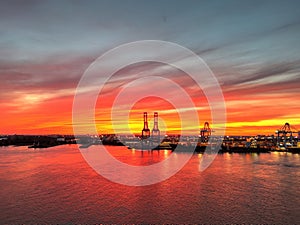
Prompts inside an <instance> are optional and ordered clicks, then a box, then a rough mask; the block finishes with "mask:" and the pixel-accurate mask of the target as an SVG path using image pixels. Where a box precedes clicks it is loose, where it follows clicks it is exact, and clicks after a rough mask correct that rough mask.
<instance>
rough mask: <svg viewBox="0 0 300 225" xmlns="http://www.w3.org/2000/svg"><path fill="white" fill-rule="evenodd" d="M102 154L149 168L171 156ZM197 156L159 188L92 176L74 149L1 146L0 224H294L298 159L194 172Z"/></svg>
mask: <svg viewBox="0 0 300 225" xmlns="http://www.w3.org/2000/svg"><path fill="white" fill-rule="evenodd" d="M109 152H110V153H111V154H112V155H113V156H114V157H115V158H117V159H118V160H120V161H122V162H124V163H128V164H131V165H149V164H152V163H156V162H159V161H161V160H164V159H165V158H166V157H168V155H169V154H171V153H170V152H169V151H162V152H157V151H156V152H152V153H151V152H141V151H137V150H135V151H134V150H127V149H125V148H123V147H109ZM177 154H183V153H177ZM201 157H202V155H194V156H193V157H192V158H191V160H190V161H189V162H188V163H187V165H186V166H185V167H184V168H183V169H182V170H181V171H179V172H178V173H177V174H176V175H175V176H173V177H171V178H169V179H168V180H166V181H164V182H161V183H158V184H155V185H150V186H144V187H128V186H124V185H120V184H115V183H112V182H110V181H108V180H106V179H105V178H103V177H101V176H99V175H98V174H97V173H96V172H95V171H93V169H92V168H90V167H89V166H88V165H87V163H86V162H85V161H84V159H83V157H82V156H81V154H80V152H79V151H78V149H77V148H76V146H75V145H70V146H67V145H65V146H57V147H53V148H48V149H41V150H34V149H28V148H27V147H1V148H0V168H1V170H0V182H1V189H0V192H1V194H0V210H1V212H0V221H1V223H4V224H6V223H9V224H11V223H13V224H20V223H26V224H32V223H52V224H53V223H54V224H56V223H59V224H62V223H63V224H66V223H82V224H86V223H88V224H94V223H285V224H296V223H300V217H299V216H298V214H299V210H300V200H299V196H300V178H299V175H300V160H299V159H300V158H299V155H298V154H290V153H271V154H227V153H226V154H220V155H218V156H217V157H216V159H215V160H214V162H213V163H212V164H211V166H210V167H209V168H208V169H206V170H205V171H204V172H199V162H200V160H201ZM112 172H113V171H112ZM140 176H143V174H140ZM137 179H138V178H137Z"/></svg>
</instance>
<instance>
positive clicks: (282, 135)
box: [275, 123, 300, 148]
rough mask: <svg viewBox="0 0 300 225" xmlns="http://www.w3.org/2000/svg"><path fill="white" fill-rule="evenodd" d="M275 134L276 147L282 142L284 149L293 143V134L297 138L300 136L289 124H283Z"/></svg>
mask: <svg viewBox="0 0 300 225" xmlns="http://www.w3.org/2000/svg"><path fill="white" fill-rule="evenodd" d="M275 133H276V134H277V146H280V143H281V141H282V142H283V145H284V147H285V148H286V147H287V144H291V142H293V134H295V133H296V134H298V136H299V135H300V131H297V129H296V128H295V127H293V126H291V125H290V124H289V123H285V124H284V125H283V126H282V127H281V128H280V129H278V130H276V131H275ZM298 139H299V137H298ZM298 141H299V140H298Z"/></svg>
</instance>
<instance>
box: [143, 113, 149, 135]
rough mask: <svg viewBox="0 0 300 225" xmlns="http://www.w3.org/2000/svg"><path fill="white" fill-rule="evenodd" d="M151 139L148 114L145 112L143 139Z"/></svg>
mask: <svg viewBox="0 0 300 225" xmlns="http://www.w3.org/2000/svg"><path fill="white" fill-rule="evenodd" d="M149 137H150V130H149V128H148V118H147V112H144V128H143V130H142V138H143V139H146V138H149Z"/></svg>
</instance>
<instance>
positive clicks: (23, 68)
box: [0, 0, 300, 135]
mask: <svg viewBox="0 0 300 225" xmlns="http://www.w3.org/2000/svg"><path fill="white" fill-rule="evenodd" d="M139 40H163V41H170V42H174V43H177V44H179V45H182V46H184V47H186V48H188V49H190V50H192V51H193V52H195V53H196V54H197V55H198V56H200V57H201V58H202V59H203V60H204V61H205V62H206V64H207V65H208V66H209V68H210V69H211V70H212V72H213V73H214V75H215V76H216V78H217V79H218V81H219V84H220V86H221V88H222V91H223V95H224V98H225V104H226V110H227V124H226V127H227V129H226V134H228V135H256V134H274V131H275V130H276V129H278V128H280V127H281V126H282V125H283V124H284V123H285V122H289V123H290V124H292V125H293V126H294V127H296V128H298V129H299V130H300V2H299V1H296V0H295V1H196V0H195V1H189V0H188V1H183V0H182V1H173V0H163V1H145V0H137V1H101V0H99V1H86V2H85V1H34V0H33V1H30V0H29V1H1V2H0V77H1V82H0V103H1V104H0V110H1V118H0V124H1V125H0V134H15V133H17V134H53V133H61V134H71V133H72V132H73V128H72V104H73V97H74V93H75V90H76V87H77V84H78V82H79V80H80V78H81V76H82V75H83V73H84V72H85V70H86V69H87V68H88V66H89V65H90V64H91V63H92V62H93V61H94V60H95V59H96V58H98V57H99V56H101V55H102V54H103V53H105V52H106V51H108V50H110V49H112V48H114V47H117V46H118V45H121V44H125V43H128V42H132V41H139ZM128 54H130V53H128ZM170 57H171V56H170ZM111 63H113V62H111ZM141 74H143V76H145V74H146V75H147V74H148V75H149V76H150V75H155V76H159V75H162V74H164V76H165V77H167V78H169V79H172V80H173V81H174V82H176V83H177V84H178V85H180V86H182V87H184V89H185V90H186V91H187V93H188V94H189V95H190V96H191V99H192V100H193V102H194V103H195V107H196V109H197V111H198V115H199V118H200V124H195V123H194V121H191V126H196V127H198V126H203V124H204V122H205V121H210V119H211V115H210V111H209V107H208V104H207V101H206V97H205V95H204V94H203V93H202V91H201V89H200V88H199V87H198V86H197V85H196V84H195V82H193V80H191V79H190V78H189V77H188V75H187V74H185V73H184V72H182V71H179V70H178V69H175V68H172V67H171V66H165V65H162V64H158V63H140V64H136V65H131V66H128V67H126V68H123V69H122V70H120V71H119V72H118V73H116V74H115V75H114V76H113V77H112V79H111V80H110V81H109V82H108V83H107V84H106V85H105V88H104V89H103V90H102V92H101V93H100V96H99V101H98V102H97V108H96V123H97V128H98V131H99V133H111V132H113V131H112V128H111V107H112V105H113V101H114V98H115V96H116V95H117V94H118V93H119V92H120V91H121V90H122V88H123V87H124V86H126V85H127V84H128V82H131V81H132V80H135V79H138V78H139V77H140V76H141ZM152 85H160V84H149V85H145V84H143V85H141V86H138V85H136V87H134V90H135V91H136V94H137V95H139V94H141V92H143V89H145V88H151V86H152ZM164 88H165V86H163V85H162V89H164ZM174 95H176V93H174ZM178 99H179V100H178V101H180V96H178ZM177 110H179V111H180V110H188V109H177ZM144 111H147V112H149V115H150V119H152V116H153V112H154V111H158V112H159V115H160V122H161V124H162V123H164V124H165V125H166V126H167V131H168V132H170V133H176V132H177V130H178V129H180V123H179V122H178V112H176V110H174V107H173V106H172V105H171V104H170V103H168V101H165V100H163V99H159V98H151V97H150V98H145V99H143V100H141V101H139V102H137V103H136V104H134V106H133V107H132V110H131V111H130V112H129V114H130V119H129V127H130V130H131V131H132V132H139V131H140V130H141V129H142V112H144ZM127 124H128V121H125V122H124V121H123V122H122V121H120V123H119V126H121V127H122V126H126V125H127ZM150 128H152V125H151V122H150Z"/></svg>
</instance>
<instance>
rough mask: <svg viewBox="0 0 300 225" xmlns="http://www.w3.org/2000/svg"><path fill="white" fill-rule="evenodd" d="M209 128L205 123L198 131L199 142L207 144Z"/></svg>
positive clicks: (209, 134)
mask: <svg viewBox="0 0 300 225" xmlns="http://www.w3.org/2000/svg"><path fill="white" fill-rule="evenodd" d="M211 132H212V130H211V128H210V127H209V123H208V122H205V123H204V127H203V128H202V129H201V130H200V137H201V142H207V141H208V139H209V137H210V136H211Z"/></svg>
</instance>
